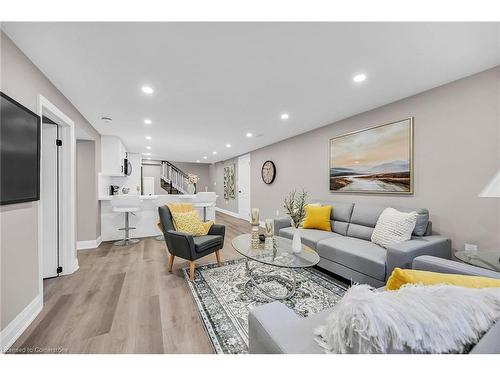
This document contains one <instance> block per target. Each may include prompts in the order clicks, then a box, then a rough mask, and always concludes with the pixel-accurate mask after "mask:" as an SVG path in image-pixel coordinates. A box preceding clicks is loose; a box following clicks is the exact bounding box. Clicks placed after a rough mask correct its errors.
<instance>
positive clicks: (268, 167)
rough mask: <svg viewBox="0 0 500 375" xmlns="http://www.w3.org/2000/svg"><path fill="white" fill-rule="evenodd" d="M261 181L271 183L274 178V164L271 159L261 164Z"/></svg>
mask: <svg viewBox="0 0 500 375" xmlns="http://www.w3.org/2000/svg"><path fill="white" fill-rule="evenodd" d="M261 174H262V181H264V182H265V183H266V184H268V185H269V184H272V183H273V181H274V179H275V178H276V166H275V165H274V163H273V162H272V161H271V160H268V161H266V162H265V163H264V164H262V171H261Z"/></svg>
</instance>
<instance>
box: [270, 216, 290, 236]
mask: <svg viewBox="0 0 500 375" xmlns="http://www.w3.org/2000/svg"><path fill="white" fill-rule="evenodd" d="M291 226H292V220H291V219H290V218H289V217H288V216H284V217H278V218H276V219H274V235H275V236H279V234H280V229H283V228H288V227H291Z"/></svg>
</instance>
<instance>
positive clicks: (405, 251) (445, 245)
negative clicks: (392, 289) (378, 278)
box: [386, 236, 451, 280]
mask: <svg viewBox="0 0 500 375" xmlns="http://www.w3.org/2000/svg"><path fill="white" fill-rule="evenodd" d="M420 255H433V256H436V257H440V258H446V259H450V258H451V241H450V239H449V238H445V237H442V236H424V237H415V238H413V239H411V240H409V241H404V242H400V243H397V244H394V245H391V246H389V247H388V248H387V262H386V264H387V270H386V280H387V278H388V277H389V276H390V275H391V273H392V271H393V270H394V268H396V267H399V268H411V266H412V262H413V259H415V258H416V257H418V256H420Z"/></svg>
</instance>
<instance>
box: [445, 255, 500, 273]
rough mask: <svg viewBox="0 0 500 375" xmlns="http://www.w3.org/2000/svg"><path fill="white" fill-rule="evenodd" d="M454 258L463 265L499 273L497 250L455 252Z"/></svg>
mask: <svg viewBox="0 0 500 375" xmlns="http://www.w3.org/2000/svg"><path fill="white" fill-rule="evenodd" d="M455 257H457V258H458V259H460V260H461V261H462V262H464V263H468V264H471V265H473V266H477V267H482V268H486V269H488V270H492V271H497V272H500V251H498V250H489V251H488V250H479V251H475V252H467V251H455Z"/></svg>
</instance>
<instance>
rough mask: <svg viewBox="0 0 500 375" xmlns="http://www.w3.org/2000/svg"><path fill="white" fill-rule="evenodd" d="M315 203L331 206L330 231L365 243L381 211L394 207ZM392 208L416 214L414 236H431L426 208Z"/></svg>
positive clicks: (332, 202) (331, 202) (368, 239)
mask: <svg viewBox="0 0 500 375" xmlns="http://www.w3.org/2000/svg"><path fill="white" fill-rule="evenodd" d="M317 202H318V203H321V204H323V205H330V206H332V213H331V216H330V221H331V224H332V230H333V231H334V232H335V233H338V234H341V235H343V236H349V237H355V238H359V239H362V240H367V241H370V239H371V237H372V233H373V229H374V228H375V225H376V224H377V220H378V218H379V216H380V214H381V213H382V211H384V209H386V208H387V207H394V206H382V205H369V204H363V203H347V202H335V201H317ZM394 208H395V209H397V210H399V211H402V212H411V211H416V212H417V214H418V216H417V224H416V225H415V229H414V230H413V235H414V236H425V235H430V234H431V222H430V221H429V210H427V209H426V208H406V207H394Z"/></svg>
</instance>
